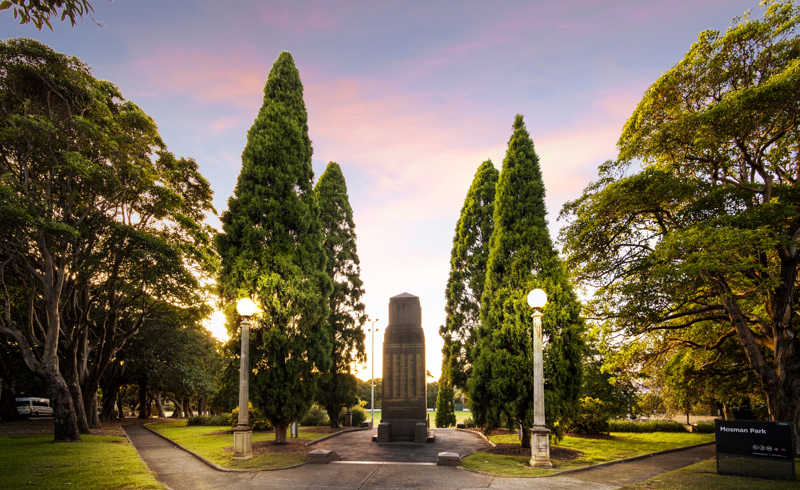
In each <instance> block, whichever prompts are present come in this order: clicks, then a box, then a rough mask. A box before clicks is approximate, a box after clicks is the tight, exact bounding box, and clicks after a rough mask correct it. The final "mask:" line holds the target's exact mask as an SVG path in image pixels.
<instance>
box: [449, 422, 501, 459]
mask: <svg viewBox="0 0 800 490" xmlns="http://www.w3.org/2000/svg"><path fill="white" fill-rule="evenodd" d="M456 430H460V431H461V432H468V433H470V434H477V435H479V436H480V437H481V439H483V440H484V441H486V442H488V443H489V444H491V446H492V447H497V444H495V443H494V442H492V440H491V439H489V438H488V437H486V436H485V435H484V434H483V432H481V431H479V430H469V429H459V428H456ZM476 452H477V451H472V452H471V453H469V454H473V453H476ZM469 454H467V455H464V456H462V458H466V457H467V456H469Z"/></svg>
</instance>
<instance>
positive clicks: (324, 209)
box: [314, 162, 367, 428]
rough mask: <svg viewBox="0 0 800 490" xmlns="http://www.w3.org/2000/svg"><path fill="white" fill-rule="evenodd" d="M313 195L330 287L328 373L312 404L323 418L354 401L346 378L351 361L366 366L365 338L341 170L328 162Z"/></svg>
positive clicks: (335, 420)
mask: <svg viewBox="0 0 800 490" xmlns="http://www.w3.org/2000/svg"><path fill="white" fill-rule="evenodd" d="M314 193H315V194H316V195H317V202H318V203H319V209H320V223H321V225H322V234H323V236H324V239H323V248H324V249H325V255H326V257H327V261H326V265H325V271H326V272H327V274H328V277H330V279H331V281H332V283H333V292H332V293H331V295H330V298H329V299H328V318H327V322H326V323H327V324H326V327H327V329H326V330H327V335H328V339H329V341H330V346H331V351H330V357H331V363H330V368H328V369H327V370H326V371H323V372H322V373H321V376H320V383H319V391H318V394H317V400H318V401H319V402H320V404H321V405H322V406H324V407H325V409H326V410H327V411H328V413H329V414H338V413H339V411H340V410H341V409H342V408H343V407H345V406H347V407H351V406H353V405H354V404H355V403H356V401H357V399H358V398H357V391H358V390H357V388H358V387H357V383H356V378H355V376H353V375H352V374H351V373H350V370H351V368H350V366H351V364H352V363H353V362H355V361H358V362H362V363H363V362H366V359H367V356H366V353H365V352H364V338H365V334H364V331H363V329H362V327H363V325H364V322H366V320H367V317H366V315H364V303H362V302H361V297H362V296H363V295H364V288H363V283H362V282H361V277H360V274H361V266H360V261H359V259H358V252H357V250H356V231H355V227H356V225H355V223H354V222H353V209H352V208H351V207H350V200H349V198H348V196H347V184H346V183H345V179H344V175H343V174H342V169H341V168H340V167H339V164H337V163H336V162H330V163H329V164H328V167H327V168H326V169H325V172H323V173H322V175H321V176H320V178H319V180H318V181H317V184H316V186H315V187H314ZM330 419H331V427H334V428H335V427H339V417H330Z"/></svg>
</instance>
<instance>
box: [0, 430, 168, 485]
mask: <svg viewBox="0 0 800 490" xmlns="http://www.w3.org/2000/svg"><path fill="white" fill-rule="evenodd" d="M81 438H82V439H83V442H78V443H60V444H55V443H53V435H52V434H49V435H24V436H0V475H2V477H1V478H0V486H2V488H77V487H80V488H82V489H83V488H90V489H91V488H97V489H106V488H137V489H140V488H141V489H163V488H164V486H162V485H161V484H160V483H158V482H157V481H156V480H155V478H153V476H152V475H151V474H150V471H149V470H148V469H147V466H145V464H144V462H142V460H141V459H139V455H138V454H137V453H136V450H135V449H134V448H133V446H131V445H130V443H128V440H127V439H126V438H124V437H113V436H88V435H87V436H81Z"/></svg>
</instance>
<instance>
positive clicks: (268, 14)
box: [259, 1, 352, 33]
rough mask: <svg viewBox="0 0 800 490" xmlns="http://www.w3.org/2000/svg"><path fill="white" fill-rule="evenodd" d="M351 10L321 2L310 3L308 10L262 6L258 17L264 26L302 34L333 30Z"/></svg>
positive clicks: (343, 6) (286, 6)
mask: <svg viewBox="0 0 800 490" xmlns="http://www.w3.org/2000/svg"><path fill="white" fill-rule="evenodd" d="M351 9H352V6H350V5H349V4H342V3H339V2H336V3H335V4H334V3H333V2H321V1H315V2H311V5H310V6H309V7H308V8H298V6H297V5H296V4H289V5H285V6H277V5H264V6H263V7H262V8H261V9H260V12H259V17H260V18H261V20H262V21H263V22H264V23H265V24H266V25H269V26H274V27H277V28H278V29H280V30H283V31H290V32H300V33H302V32H307V31H319V30H331V29H334V28H336V27H337V26H338V25H339V23H340V22H341V21H342V20H343V19H344V18H345V17H346V14H347V13H348V12H349V11H350V10H351Z"/></svg>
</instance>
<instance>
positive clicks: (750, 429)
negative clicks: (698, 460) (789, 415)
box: [715, 419, 795, 481]
mask: <svg viewBox="0 0 800 490" xmlns="http://www.w3.org/2000/svg"><path fill="white" fill-rule="evenodd" d="M715 426H716V439H717V473H718V474H720V475H739V476H754V477H758V478H768V479H770V480H790V481H794V479H795V473H794V445H793V444H792V427H791V425H790V424H789V423H787V422H756V421H749V420H719V419H717V420H716V421H715Z"/></svg>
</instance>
